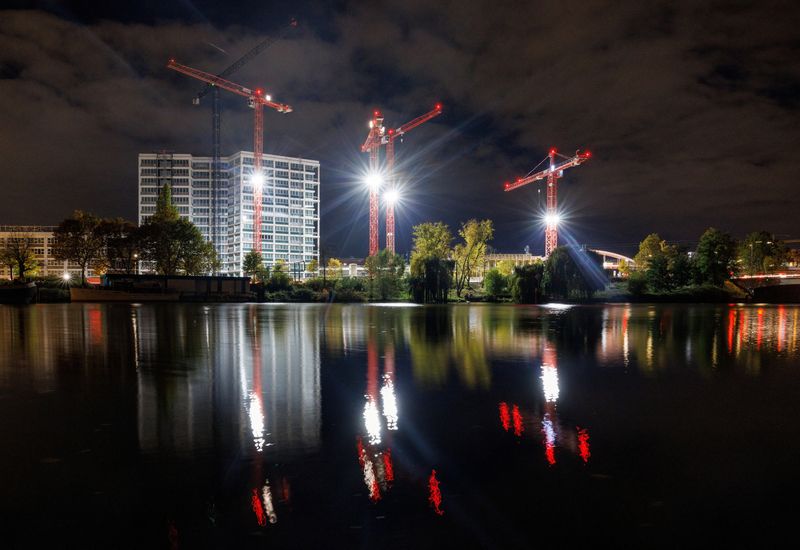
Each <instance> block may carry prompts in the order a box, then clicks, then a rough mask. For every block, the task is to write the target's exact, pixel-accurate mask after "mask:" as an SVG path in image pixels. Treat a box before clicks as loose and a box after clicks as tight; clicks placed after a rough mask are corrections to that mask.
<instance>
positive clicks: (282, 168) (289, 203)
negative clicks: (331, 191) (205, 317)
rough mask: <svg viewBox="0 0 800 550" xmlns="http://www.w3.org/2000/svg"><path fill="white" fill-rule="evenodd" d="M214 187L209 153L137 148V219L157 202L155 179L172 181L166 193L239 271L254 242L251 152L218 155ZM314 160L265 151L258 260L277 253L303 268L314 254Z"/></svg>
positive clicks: (225, 268) (228, 267)
mask: <svg viewBox="0 0 800 550" xmlns="http://www.w3.org/2000/svg"><path fill="white" fill-rule="evenodd" d="M220 160H221V162H220V167H219V170H218V178H217V182H216V189H214V187H215V185H214V182H213V178H212V173H211V161H212V158H211V157H198V156H193V155H189V154H178V153H142V154H140V155H139V223H140V224H141V223H144V222H145V221H146V220H147V218H148V217H150V216H151V215H152V214H153V213H154V212H155V208H156V201H157V199H158V193H159V190H160V189H161V187H162V186H163V185H165V184H169V185H171V187H172V201H173V204H174V205H175V206H176V207H177V209H178V212H179V213H180V215H181V216H183V217H185V218H187V219H189V220H191V221H192V223H194V224H195V225H196V226H197V227H198V228H199V229H200V231H201V233H202V234H203V235H204V236H205V237H206V238H207V239H209V240H210V241H211V242H212V243H213V244H214V247H215V248H216V250H217V254H218V255H219V258H220V260H221V262H222V270H221V271H222V273H225V274H231V275H239V274H241V272H242V261H243V259H244V256H245V255H246V254H247V253H248V252H249V251H250V250H252V249H253V248H254V246H253V214H254V211H255V209H254V204H253V187H252V184H251V183H250V175H251V174H252V170H253V153H250V152H245V151H240V152H238V153H234V154H233V155H231V156H229V157H222V158H221V159H220ZM319 168H320V167H319V161H315V160H308V159H301V158H293V157H283V156H278V155H264V157H263V171H264V176H265V182H264V187H263V192H262V205H261V207H262V215H261V222H262V226H261V251H262V255H263V257H264V263H265V264H266V265H268V266H272V265H274V264H275V263H276V262H278V261H279V260H282V261H283V262H284V263H285V264H286V266H287V268H288V269H289V271H290V272H291V273H293V274H295V275H297V276H303V273H304V272H305V267H306V266H307V265H308V264H309V263H310V262H311V260H319V231H320V227H319V185H320V170H319Z"/></svg>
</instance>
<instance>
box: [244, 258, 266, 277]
mask: <svg viewBox="0 0 800 550" xmlns="http://www.w3.org/2000/svg"><path fill="white" fill-rule="evenodd" d="M263 271H264V259H263V258H262V256H261V252H259V251H258V250H251V251H250V252H248V253H247V254H245V256H244V260H243V261H242V273H244V274H245V275H249V276H250V277H251V278H252V279H253V282H259V281H260V279H259V275H261V274H262V273H263Z"/></svg>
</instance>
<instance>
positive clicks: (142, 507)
mask: <svg viewBox="0 0 800 550" xmlns="http://www.w3.org/2000/svg"><path fill="white" fill-rule="evenodd" d="M799 331H800V308H798V307H789V306H786V307H784V306H762V307H759V306H735V305H731V306H683V305H678V306H675V305H663V306H661V305H659V306H647V305H637V306H626V305H609V306H585V307H584V306H577V307H571V308H567V307H558V306H552V307H547V306H543V307H534V306H531V307H525V306H508V305H503V306H490V305H473V306H466V305H465V306H445V307H411V306H380V305H370V306H367V305H352V306H350V305H344V306H339V305H334V306H325V305H279V304H275V305H272V304H268V305H265V304H258V305H256V304H252V305H251V304H244V305H238V304H237V305H127V304H125V305H122V304H120V305H101V304H68V305H38V306H30V307H9V306H0V441H2V453H0V475H2V482H1V483H0V534H1V536H2V540H3V543H2V546H6V545H7V544H9V543H10V547H19V548H33V547H36V546H41V545H43V544H44V543H47V544H48V545H49V547H51V548H53V547H73V548H117V547H140V548H198V547H199V548H209V547H213V548H234V547H235V548H337V547H343V548H378V547H381V548H387V547H390V548H428V547H431V548H433V547H437V548H450V547H456V546H457V547H461V548H464V547H495V548H516V547H521V548H525V547H552V546H562V547H574V546H575V545H576V544H578V543H589V544H593V545H598V544H601V543H604V542H606V541H613V542H614V543H616V544H618V545H621V546H654V545H667V546H684V545H687V544H691V543H693V542H697V541H698V539H702V540H704V541H713V542H714V543H716V544H720V543H722V542H723V541H728V542H734V543H737V545H738V544H743V543H744V542H745V541H747V542H754V543H763V542H764V540H766V539H772V538H775V539H777V538H780V537H782V536H783V535H788V534H790V533H792V532H793V526H794V523H795V520H794V519H793V516H795V515H796V513H795V509H796V504H795V501H796V498H795V495H796V494H797V491H798V488H800V473H799V472H800V470H798V466H800V443H798V441H799V440H798V437H800V417H798V414H797V410H798V407H797V403H798V396H800V343H799V342H798V332H799Z"/></svg>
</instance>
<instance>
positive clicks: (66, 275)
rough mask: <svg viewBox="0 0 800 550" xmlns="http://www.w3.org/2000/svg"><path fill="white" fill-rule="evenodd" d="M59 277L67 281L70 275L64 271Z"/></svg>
mask: <svg viewBox="0 0 800 550" xmlns="http://www.w3.org/2000/svg"><path fill="white" fill-rule="evenodd" d="M61 278H62V279H64V280H65V281H69V280H70V279H71V278H72V275H70V274H69V273H64V274H63V275H62V276H61Z"/></svg>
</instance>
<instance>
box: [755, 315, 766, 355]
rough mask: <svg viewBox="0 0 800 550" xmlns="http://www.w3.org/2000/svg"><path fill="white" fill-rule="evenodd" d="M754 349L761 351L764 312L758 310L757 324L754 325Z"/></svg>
mask: <svg viewBox="0 0 800 550" xmlns="http://www.w3.org/2000/svg"><path fill="white" fill-rule="evenodd" d="M756 327H757V328H756V349H759V350H760V349H761V337H762V334H763V332H764V310H763V309H761V308H759V309H758V324H757V325H756Z"/></svg>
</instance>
